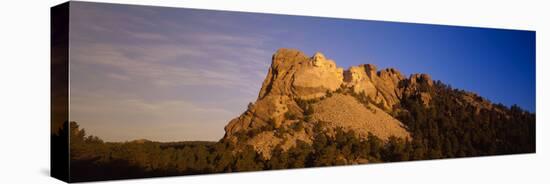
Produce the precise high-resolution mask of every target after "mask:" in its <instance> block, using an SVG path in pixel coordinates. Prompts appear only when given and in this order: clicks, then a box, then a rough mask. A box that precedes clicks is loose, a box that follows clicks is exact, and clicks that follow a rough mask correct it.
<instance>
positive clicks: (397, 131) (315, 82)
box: [224, 49, 433, 157]
mask: <svg viewBox="0 0 550 184" xmlns="http://www.w3.org/2000/svg"><path fill="white" fill-rule="evenodd" d="M424 85H429V86H431V85H433V81H432V80H431V78H430V77H429V76H428V75H426V74H413V75H411V76H410V77H409V78H405V77H403V75H402V74H401V73H400V72H399V71H397V70H395V69H393V68H388V69H383V70H380V71H378V70H377V68H376V66H374V65H372V64H365V65H359V66H352V67H350V68H349V69H348V70H346V71H344V69H342V68H339V67H337V65H336V63H335V62H334V61H332V60H330V59H328V58H327V57H325V56H324V55H323V54H322V53H315V54H314V55H313V56H312V57H308V56H306V55H305V54H304V53H303V52H300V51H298V50H293V49H279V50H278V51H277V52H276V53H275V54H274V55H273V58H272V63H271V67H270V68H269V70H268V74H267V76H266V78H265V80H264V82H263V84H262V87H261V90H260V93H259V95H258V99H257V100H256V102H254V103H251V104H250V105H249V106H248V109H247V110H246V111H245V112H244V113H243V114H242V115H241V116H239V117H237V118H235V119H233V120H231V121H230V122H229V124H228V125H227V126H226V127H225V132H226V134H225V136H224V139H226V140H229V141H233V142H236V141H238V140H239V139H238V138H236V134H237V133H239V132H248V131H256V132H259V133H257V134H253V135H252V137H249V138H248V140H246V141H245V142H244V143H243V144H249V145H252V146H254V148H255V149H256V150H257V151H258V152H260V153H262V154H263V155H264V156H266V157H269V155H270V151H271V150H272V149H274V148H275V147H276V146H281V147H282V148H283V149H284V150H285V149H288V148H290V147H292V146H294V145H295V143H296V141H304V142H311V140H312V135H311V128H312V127H313V126H314V124H315V123H316V122H320V121H322V122H325V123H327V127H326V128H327V132H330V129H334V128H337V127H340V128H343V129H345V130H353V131H354V132H356V133H358V135H359V136H360V137H363V138H365V137H366V135H367V134H368V133H372V134H374V135H376V136H378V137H380V138H382V139H387V138H388V137H390V136H396V137H401V138H408V137H409V136H410V135H409V133H408V132H407V131H406V127H404V125H403V124H402V123H401V122H399V121H398V120H396V119H394V118H393V117H392V116H390V115H389V114H387V112H388V111H391V110H392V109H393V107H394V105H396V104H399V103H400V100H401V99H403V98H404V97H406V96H410V95H420V96H421V98H422V99H423V100H425V101H426V103H425V105H428V104H429V101H430V99H431V98H430V96H429V94H428V93H421V92H419V91H420V90H419V89H420V88H421V87H422V86H424ZM341 88H346V89H350V90H351V91H353V93H355V94H356V95H363V96H365V97H366V98H368V99H369V102H370V103H371V104H368V105H363V104H360V103H359V102H358V101H357V100H356V99H355V98H354V97H352V96H351V95H350V94H335V95H332V93H333V92H334V91H338V89H341ZM340 91H341V90H340ZM327 93H330V96H329V95H328V94H327ZM300 100H301V101H303V100H315V101H317V103H316V104H315V105H313V107H314V109H317V110H316V112H314V113H313V114H312V115H311V114H310V115H309V116H312V117H313V121H311V122H308V123H307V124H305V130H300V131H293V132H291V133H287V134H281V133H280V132H279V131H278V130H282V129H287V128H288V127H290V126H292V125H293V124H295V123H298V122H301V121H303V120H304V119H305V115H304V114H305V110H306V109H303V107H301V106H300V105H299V104H298V101H300ZM375 104H376V105H375ZM378 107H380V108H382V109H379V108H378ZM289 116H291V117H292V118H289ZM297 119H299V120H297ZM265 127H273V128H274V129H275V130H272V129H266V128H265ZM260 129H261V130H262V131H258V130H260ZM306 130H309V131H306ZM276 134H277V135H279V136H275V135H276Z"/></svg>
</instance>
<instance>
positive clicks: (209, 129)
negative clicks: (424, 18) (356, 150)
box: [70, 2, 535, 141]
mask: <svg viewBox="0 0 550 184" xmlns="http://www.w3.org/2000/svg"><path fill="white" fill-rule="evenodd" d="M70 21H71V22H70V38H71V42H70V62H71V63H70V67H71V73H70V82H71V88H70V90H71V91H70V107H71V109H70V113H71V114H70V116H71V117H70V118H71V120H72V121H77V122H78V123H79V124H80V125H81V126H82V127H83V128H85V129H86V130H87V132H88V133H89V134H93V135H97V136H99V137H101V138H102V139H104V140H107V141H126V140H134V139H141V138H145V139H150V140H156V141H188V140H209V141H217V140H219V139H220V138H221V137H222V136H223V133H224V130H223V127H224V126H225V125H226V124H227V123H228V122H229V120H231V119H232V118H235V117H237V116H239V115H240V114H241V113H242V112H243V111H244V110H245V108H246V106H247V104H248V103H249V102H253V101H255V99H256V97H257V95H258V92H259V90H260V87H261V83H262V82H263V79H264V78H265V76H266V73H267V69H268V67H269V64H270V63H271V56H272V54H273V53H274V52H275V51H276V50H277V49H278V48H282V47H286V48H296V49H300V50H302V51H304V52H305V53H306V54H308V55H313V53H315V52H317V51H320V52H323V53H324V54H325V56H327V57H328V58H331V59H333V60H335V61H336V62H337V65H339V66H340V67H344V68H348V67H350V66H354V65H358V64H364V63H372V64H375V65H376V66H378V68H379V69H382V68H387V67H393V68H396V69H398V70H399V71H401V72H402V73H403V74H405V75H407V76H408V75H410V74H412V73H428V74H430V75H431V76H432V78H433V79H435V80H441V81H443V82H445V83H447V84H450V85H452V86H453V87H455V88H459V89H464V90H467V91H472V92H475V93H478V94H479V95H481V96H483V97H485V98H487V99H489V100H491V101H492V102H494V103H503V104H505V105H507V106H510V105H512V104H518V105H519V106H520V107H522V108H524V109H527V110H529V111H531V112H535V32H532V31H517V30H503V29H483V28H470V27H455V26H437V25H425V24H404V23H393V22H376V21H364V20H344V19H329V18H316V17H299V16H284V15H272V14H250V13H237V12H222V11H206V10H191V9H180V8H163V7H148V6H126V5H113V4H96V3H86V2H71V19H70Z"/></svg>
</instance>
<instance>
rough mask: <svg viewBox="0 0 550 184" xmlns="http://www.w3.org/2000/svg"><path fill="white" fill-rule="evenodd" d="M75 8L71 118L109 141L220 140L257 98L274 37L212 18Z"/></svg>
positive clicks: (85, 6)
mask: <svg viewBox="0 0 550 184" xmlns="http://www.w3.org/2000/svg"><path fill="white" fill-rule="evenodd" d="M73 8H74V9H78V10H79V11H74V13H73V14H72V17H74V18H73V19H71V21H72V22H71V26H72V27H71V30H73V31H72V32H71V35H70V36H71V55H70V61H71V119H72V120H76V121H78V122H79V123H80V124H81V125H82V126H83V127H84V128H87V129H88V130H89V132H90V133H91V134H95V135H98V136H100V137H102V138H104V139H106V140H108V141H126V140H132V139H139V138H147V139H152V140H159V141H179V140H217V139H219V138H221V136H223V127H224V125H225V124H226V123H227V122H228V121H229V120H231V118H234V117H236V116H238V115H239V114H240V113H242V111H243V110H244V107H246V104H247V103H248V102H250V101H253V100H255V98H256V96H257V94H258V91H259V88H260V86H261V82H262V81H263V78H264V77H265V73H266V71H267V68H268V66H269V63H270V61H269V58H270V56H271V53H272V52H273V51H271V50H269V49H266V48H264V47H262V46H263V45H264V44H265V43H266V42H269V41H270V40H269V39H268V38H269V37H267V36H263V35H253V34H236V33H233V32H230V31H224V30H221V29H207V28H215V27H223V26H227V25H223V24H222V23H221V22H219V21H213V20H210V19H209V18H200V17H195V18H194V19H190V18H183V20H179V19H177V18H178V17H163V16H164V14H163V13H162V12H159V11H156V9H155V8H151V9H149V8H130V9H124V10H123V11H122V10H120V9H117V8H112V7H102V6H96V5H92V4H77V6H75V7H73ZM168 14H170V13H168ZM189 16H196V15H194V14H189ZM185 17H188V16H185ZM207 19H208V21H205V20H207ZM197 132H203V133H201V134H197Z"/></svg>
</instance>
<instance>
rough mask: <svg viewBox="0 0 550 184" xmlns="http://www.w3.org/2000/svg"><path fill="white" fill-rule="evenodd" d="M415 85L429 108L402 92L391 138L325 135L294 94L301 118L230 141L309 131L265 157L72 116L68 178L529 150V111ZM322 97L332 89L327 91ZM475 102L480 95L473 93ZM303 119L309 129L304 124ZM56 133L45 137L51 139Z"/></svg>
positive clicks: (339, 132) (307, 103)
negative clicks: (96, 128) (114, 134)
mask: <svg viewBox="0 0 550 184" xmlns="http://www.w3.org/2000/svg"><path fill="white" fill-rule="evenodd" d="M420 90H422V91H424V92H428V93H430V94H431V96H432V100H431V102H430V104H429V106H424V105H423V104H422V103H421V101H420V99H419V97H418V96H414V95H413V96H409V97H404V98H403V99H402V101H401V103H400V104H398V105H395V106H394V107H393V109H394V111H395V112H398V113H396V114H395V115H396V116H395V117H396V118H397V119H399V120H400V121H401V122H403V123H404V124H405V125H406V128H407V130H408V131H409V132H410V133H411V135H412V137H411V138H412V139H410V140H409V139H401V138H396V137H390V138H388V140H382V139H380V138H378V137H376V136H375V135H373V134H370V133H369V134H368V136H367V138H366V139H360V138H359V137H358V136H357V135H356V133H355V132H353V130H344V129H342V128H336V129H334V131H332V133H331V134H330V136H329V135H328V134H327V133H328V132H330V131H327V126H326V125H327V122H322V121H319V122H312V115H313V114H314V108H313V105H312V104H314V103H316V102H317V101H318V100H319V99H313V100H301V99H295V102H296V103H297V104H298V106H299V107H300V108H301V109H302V111H303V115H304V119H303V120H302V119H300V118H299V117H298V116H297V115H295V114H291V113H289V112H288V113H285V118H286V119H292V120H297V121H296V122H295V123H293V124H291V125H290V126H288V127H286V126H281V127H277V128H276V127H275V121H274V119H269V120H268V121H267V125H266V126H263V127H260V128H256V129H250V130H248V131H243V132H237V133H235V134H234V135H235V136H236V137H237V143H243V142H245V141H247V140H249V139H250V138H252V137H254V136H256V135H257V134H259V133H261V132H263V131H274V132H275V134H276V136H278V137H280V138H282V137H285V136H284V135H286V134H291V133H292V132H298V131H302V130H305V131H306V132H308V134H312V135H313V136H314V138H313V140H312V141H313V142H312V143H306V142H302V141H298V142H297V143H296V146H294V147H291V148H289V149H288V150H283V149H282V147H281V146H280V145H279V146H277V147H276V148H275V149H274V150H273V151H272V153H271V158H269V159H265V158H263V156H262V155H260V154H259V153H258V152H256V151H255V150H254V149H253V148H252V147H251V146H243V145H236V144H235V143H233V142H231V141H228V140H225V139H222V140H221V141H219V142H172V143H159V142H150V141H145V142H124V143H110V142H104V141H102V140H101V139H100V138H98V137H95V136H89V135H86V131H85V130H84V129H81V128H80V127H79V126H78V124H77V123H76V122H71V123H70V126H68V128H69V130H70V131H69V132H70V134H69V135H70V146H71V147H70V148H71V149H70V153H71V155H70V157H71V176H72V177H73V179H74V181H87V180H94V179H95V180H97V179H123V178H136V177H152V176H171V175H187V174H200V173H219V172H233V171H255V170H265V169H285V168H304V167H314V166H332V165H345V164H355V163H364V162H365V161H368V162H369V163H376V162H396V161H407V160H425V159H439V158H456V157H470V156H483V155H498V154H513V153H532V152H534V151H535V114H532V113H529V112H527V111H525V110H523V109H521V108H520V107H518V106H515V105H514V106H512V107H510V108H508V107H506V106H504V105H502V104H495V105H494V108H493V109H491V110H488V109H478V108H476V107H474V106H472V105H469V103H466V102H465V101H464V100H463V99H462V95H463V94H465V92H464V91H460V90H455V89H452V88H451V87H450V86H448V85H445V84H442V83H441V82H439V81H437V82H435V84H434V85H433V86H423V87H422V88H421V89H420ZM335 92H336V93H349V94H351V95H353V96H355V97H356V99H358V101H360V102H361V103H363V104H365V105H368V104H369V103H373V101H372V99H370V98H369V97H366V96H365V95H364V94H361V93H359V94H355V93H353V92H352V91H351V90H347V89H345V88H340V89H338V90H337V91H335ZM330 95H332V93H327V96H329V97H330ZM475 100H476V101H481V100H483V99H481V98H477V97H476V98H475ZM397 109H398V110H399V111H397ZM308 123H311V124H308ZM306 124H308V127H309V125H313V128H305V127H306V126H305V125H306ZM61 132H66V130H61ZM58 139H59V138H56V137H52V140H58Z"/></svg>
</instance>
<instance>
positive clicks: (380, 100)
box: [346, 64, 404, 109]
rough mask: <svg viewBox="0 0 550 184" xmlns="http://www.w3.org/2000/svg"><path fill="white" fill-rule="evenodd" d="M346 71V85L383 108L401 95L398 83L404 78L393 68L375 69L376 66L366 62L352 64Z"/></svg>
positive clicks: (393, 103) (388, 106)
mask: <svg viewBox="0 0 550 184" xmlns="http://www.w3.org/2000/svg"><path fill="white" fill-rule="evenodd" d="M346 73H347V75H349V76H348V81H347V83H346V85H347V86H349V87H351V88H352V89H353V91H354V92H355V93H360V94H364V95H366V96H367V97H369V98H370V99H371V100H373V102H374V103H377V104H382V105H383V107H384V108H385V109H391V108H392V107H393V105H395V104H397V103H399V100H400V98H401V96H402V95H401V90H400V89H399V83H400V81H402V80H403V79H404V78H403V75H401V73H400V72H399V71H397V70H395V69H393V68H388V69H384V70H381V71H377V70H376V66H374V65H372V64H366V65H359V66H352V67H350V69H349V70H348V71H347V72H346Z"/></svg>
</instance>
